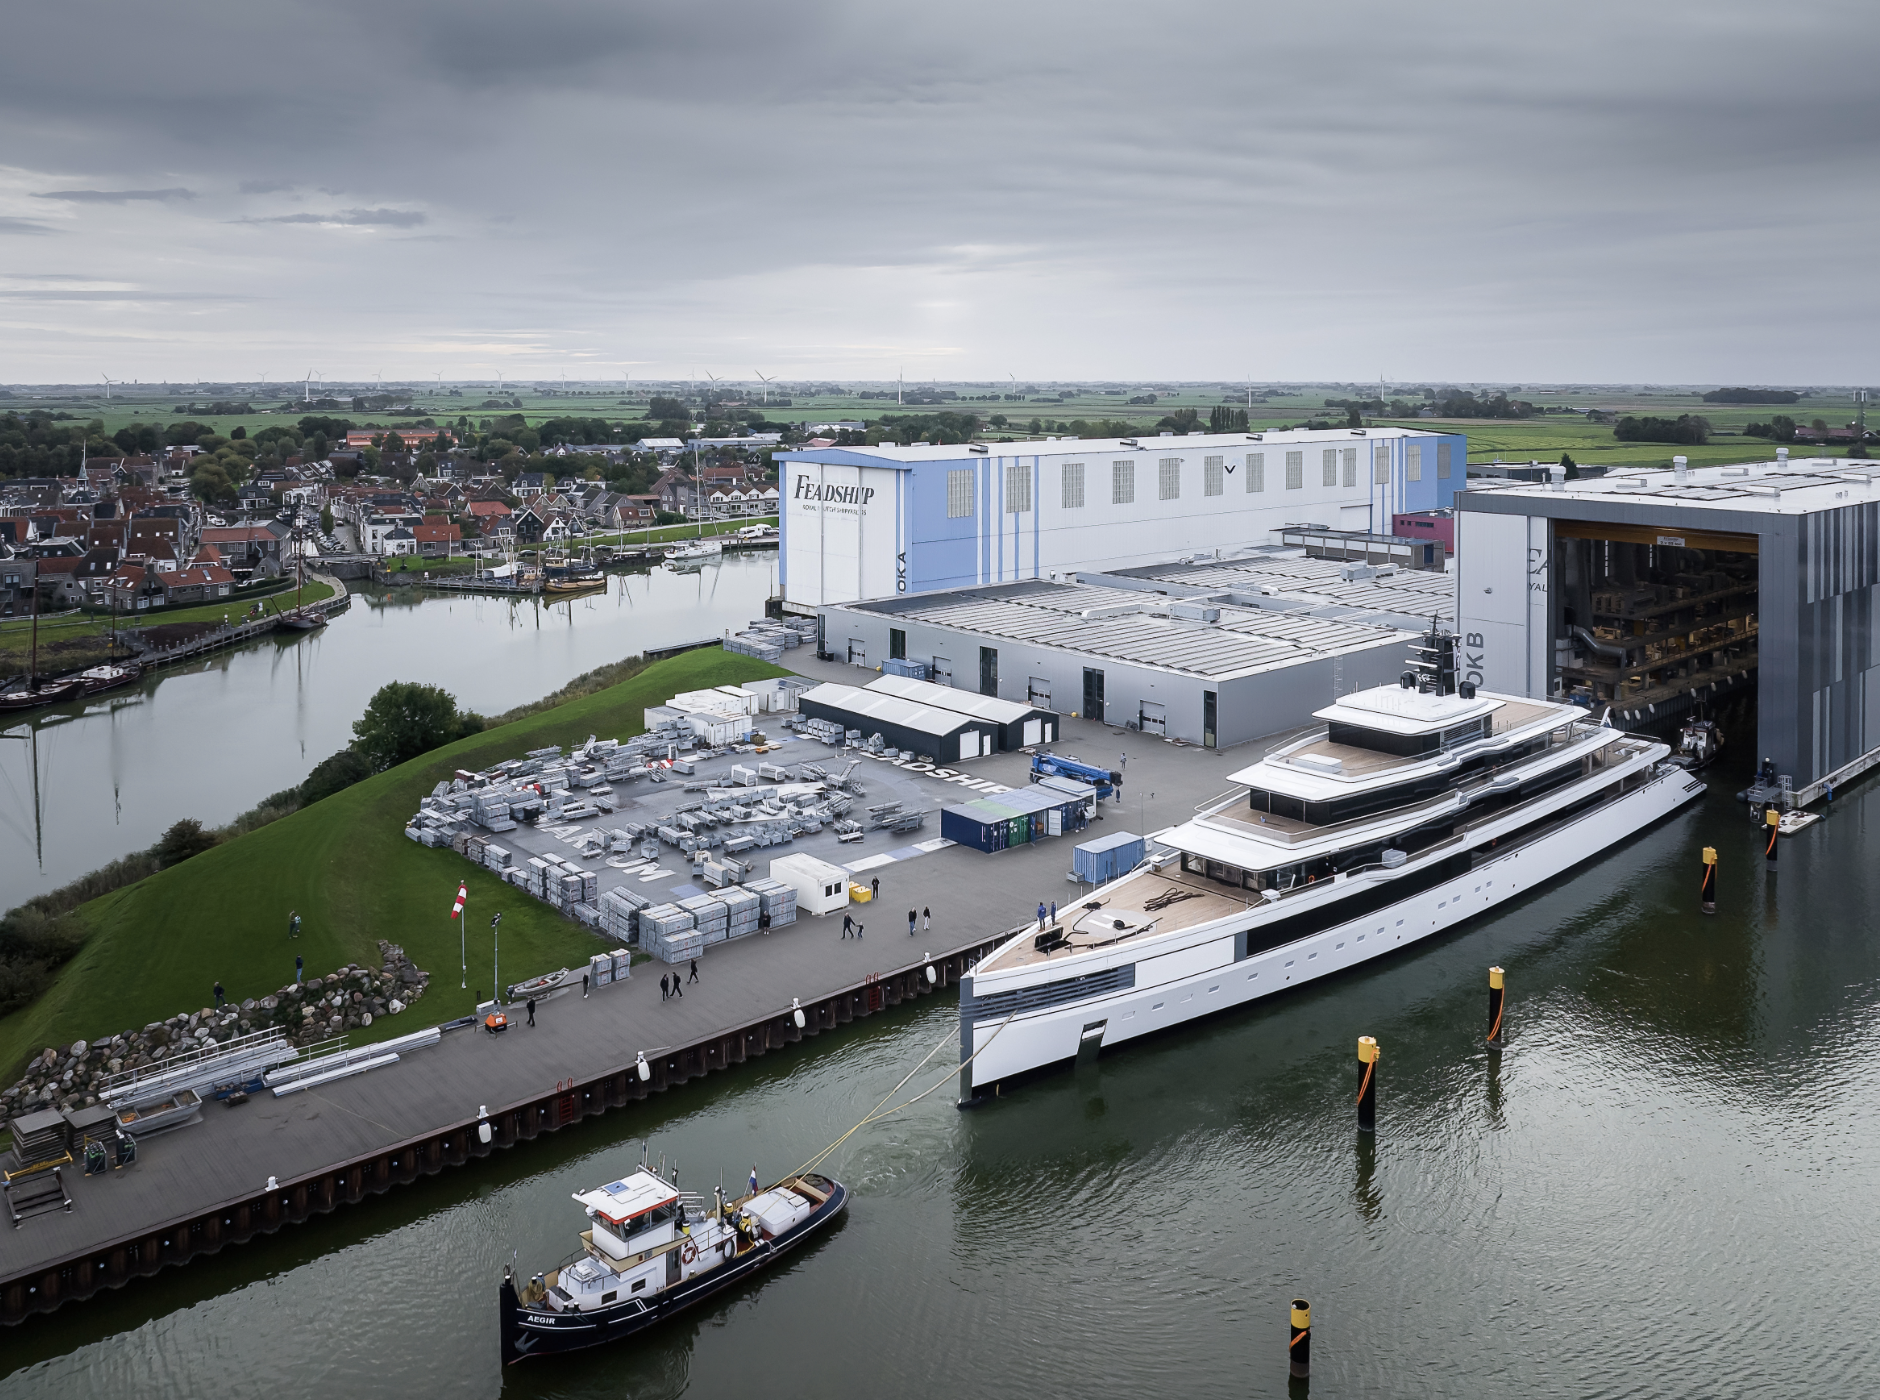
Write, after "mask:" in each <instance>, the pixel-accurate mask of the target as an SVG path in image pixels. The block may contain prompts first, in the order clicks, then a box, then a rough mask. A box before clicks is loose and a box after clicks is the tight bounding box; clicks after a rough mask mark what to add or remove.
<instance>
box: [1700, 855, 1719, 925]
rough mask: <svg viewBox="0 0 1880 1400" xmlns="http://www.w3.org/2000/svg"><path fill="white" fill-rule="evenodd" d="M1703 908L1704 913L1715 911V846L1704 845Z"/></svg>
mask: <svg viewBox="0 0 1880 1400" xmlns="http://www.w3.org/2000/svg"><path fill="white" fill-rule="evenodd" d="M1703 909H1704V912H1705V913H1706V914H1714V913H1716V912H1717V848H1716V847H1715V846H1706V847H1704V893H1703Z"/></svg>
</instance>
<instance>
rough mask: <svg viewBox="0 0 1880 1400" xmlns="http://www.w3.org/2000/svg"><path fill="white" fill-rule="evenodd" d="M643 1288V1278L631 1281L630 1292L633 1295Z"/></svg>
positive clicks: (644, 1284) (644, 1283)
mask: <svg viewBox="0 0 1880 1400" xmlns="http://www.w3.org/2000/svg"><path fill="white" fill-rule="evenodd" d="M644 1287H646V1280H645V1279H643V1278H636V1279H635V1280H633V1288H632V1290H631V1291H632V1292H634V1293H638V1292H639V1291H640V1290H641V1289H642V1288H644Z"/></svg>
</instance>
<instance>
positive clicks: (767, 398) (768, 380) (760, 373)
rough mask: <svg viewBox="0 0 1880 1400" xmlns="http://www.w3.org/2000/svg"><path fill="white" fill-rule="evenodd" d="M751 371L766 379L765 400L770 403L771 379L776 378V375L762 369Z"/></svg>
mask: <svg viewBox="0 0 1880 1400" xmlns="http://www.w3.org/2000/svg"><path fill="white" fill-rule="evenodd" d="M751 373H752V374H754V375H756V376H757V377H758V378H759V379H761V380H763V381H764V402H765V403H766V404H768V403H769V402H770V384H771V381H772V380H773V379H775V378H776V376H775V375H770V374H765V373H764V372H763V371H762V370H761V369H754V370H752V371H751Z"/></svg>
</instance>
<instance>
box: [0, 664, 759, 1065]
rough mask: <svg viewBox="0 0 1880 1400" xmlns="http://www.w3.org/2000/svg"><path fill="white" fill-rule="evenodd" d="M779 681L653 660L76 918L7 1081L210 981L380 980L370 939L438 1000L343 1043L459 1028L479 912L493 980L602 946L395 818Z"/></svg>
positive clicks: (199, 999) (275, 985) (0, 1043)
mask: <svg viewBox="0 0 1880 1400" xmlns="http://www.w3.org/2000/svg"><path fill="white" fill-rule="evenodd" d="M787 674H788V672H786V671H784V670H782V669H781V668H779V667H776V666H772V665H769V664H768V663H766V662H763V661H758V660H756V659H754V658H752V657H748V656H732V655H727V654H726V653H724V652H722V651H718V650H716V649H713V650H705V651H692V652H686V653H685V654H684V655H681V656H676V657H673V658H672V659H671V660H668V661H659V662H655V663H654V664H653V665H651V666H648V667H647V668H646V669H645V670H643V671H641V672H640V673H639V674H637V675H635V676H633V677H631V678H630V679H628V680H626V681H623V682H622V683H620V684H618V685H615V686H610V687H608V688H607V689H605V690H601V691H598V692H596V693H594V694H592V695H588V696H585V697H583V698H581V699H577V700H574V701H571V702H569V703H567V704H564V705H558V706H556V707H554V708H553V709H548V710H544V711H542V712H540V713H538V714H532V715H529V716H527V717H525V718H523V719H519V720H517V721H515V722H514V723H511V724H506V725H503V726H502V727H500V728H497V729H489V730H485V731H484V732H483V733H481V734H476V735H472V736H471V737H470V738H467V739H461V740H459V741H458V742H456V743H454V744H450V745H448V746H446V747H444V748H441V749H437V750H435V751H433V752H431V753H428V754H426V755H424V756H423V757H422V758H418V759H414V760H412V761H411V762H410V763H406V764H403V765H401V766H400V767H397V768H394V769H392V770H391V771H390V772H386V773H380V774H378V775H377V776H376V777H372V778H368V779H366V780H365V781H364V782H362V783H359V784H357V785H356V786H354V787H350V788H347V789H346V790H345V791H344V792H340V793H337V794H335V795H334V796H332V797H329V798H327V799H325V800H324V801H322V802H316V803H314V804H313V805H312V806H311V807H307V808H304V809H302V810H301V811H299V812H296V813H294V815H292V816H290V817H285V818H283V819H281V820H280V821H277V822H274V823H272V824H271V825H268V826H265V827H262V828H261V829H260V830H258V831H252V832H249V833H248V834H247V835H245V836H241V837H237V838H236V839H235V840H233V841H229V842H227V843H226V844H224V845H220V846H217V847H215V848H214V849H213V850H210V851H207V852H205V853H204V854H202V855H199V856H197V857H195V858H194V859H192V860H188V861H185V862H183V863H182V864H181V865H177V866H174V867H172V868H171V869H169V870H165V871H162V872H161V873H159V874H156V875H152V876H151V877H149V878H148V879H146V880H141V881H139V882H138V883H137V884H135V885H131V886H128V887H126V888H124V889H121V890H118V891H116V892H114V893H112V894H108V895H105V896H104V897H102V898H100V899H96V900H93V901H92V902H91V903H89V904H86V905H84V906H83V907H82V908H81V909H80V910H79V913H80V915H81V916H82V917H83V918H84V919H85V920H86V922H87V923H88V924H89V925H90V927H91V935H90V937H89V939H88V940H87V942H86V944H85V946H84V948H83V949H82V950H81V951H80V952H79V954H78V955H77V956H76V957H74V958H73V959H72V961H71V962H69V963H67V964H66V965H65V967H64V968H63V969H62V970H61V972H60V974H59V976H58V979H57V980H56V981H55V982H54V983H53V985H52V987H51V989H50V990H48V991H47V993H46V994H45V995H44V996H43V997H41V998H40V999H39V1001H37V1002H35V1003H34V1004H33V1005H32V1006H29V1007H26V1008H25V1009H23V1010H21V1011H17V1012H15V1013H14V1014H13V1015H11V1016H8V1017H6V1018H5V1019H4V1020H0V1083H10V1082H11V1081H12V1079H13V1078H14V1077H15V1076H16V1075H17V1074H18V1072H19V1068H20V1066H21V1065H22V1064H23V1063H24V1062H25V1060H26V1058H27V1057H28V1056H29V1055H31V1054H33V1053H35V1052H37V1051H39V1050H42V1049H44V1048H45V1047H46V1046H48V1045H65V1044H69V1043H70V1042H71V1041H73V1040H76V1039H79V1038H86V1039H89V1038H92V1037H96V1036H100V1035H112V1034H115V1033H116V1032H118V1031H122V1030H125V1029H128V1028H130V1027H141V1026H143V1025H145V1024H146V1023H147V1022H150V1021H153V1020H156V1019H158V1018H160V1017H165V1016H172V1015H174V1014H176V1012H178V1011H183V1010H195V1009H196V1008H198V1007H201V1006H206V1005H208V1004H209V1001H210V990H211V988H212V987H213V985H214V983H215V982H216V981H217V979H220V980H221V982H222V985H223V986H224V987H225V988H226V989H227V990H228V994H229V996H230V998H231V999H232V1000H235V1001H240V1000H241V999H242V998H244V997H260V996H264V995H266V994H267V993H269V992H273V991H276V990H278V989H279V988H280V987H281V986H282V985H283V984H284V983H287V982H291V981H293V980H294V956H295V954H299V955H300V956H301V957H303V958H305V959H306V964H307V971H308V974H309V975H312V974H314V973H326V972H330V971H332V970H333V969H334V968H336V967H338V966H340V965H341V964H343V963H348V962H357V963H362V964H365V965H368V966H373V967H376V966H377V965H378V945H377V940H378V939H380V938H385V939H389V940H391V941H392V942H394V943H398V944H401V945H403V947H404V949H405V951H406V952H407V953H408V954H410V956H411V958H412V961H414V962H415V963H417V964H418V966H419V967H422V968H424V969H425V970H426V971H428V972H429V973H430V974H431V987H430V990H429V991H428V992H427V993H426V994H425V997H424V1000H423V1001H422V1002H420V1003H419V1004H418V1016H417V1018H416V1019H415V1020H414V1019H413V1018H410V1017H387V1018H385V1019H384V1020H382V1021H381V1022H379V1023H378V1024H377V1025H375V1026H373V1027H372V1028H371V1029H370V1030H367V1031H359V1032H354V1038H355V1040H372V1039H378V1038H382V1037H383V1036H391V1035H394V1034H403V1033H405V1032H406V1031H410V1030H416V1029H418V1027H419V1025H420V1024H423V1025H431V1024H434V1023H436V1022H438V1021H443V1020H447V1019H449V1018H450V1017H452V1016H459V1015H462V1014H464V1013H466V1012H468V1011H470V1010H471V1009H472V999H473V996H474V993H475V992H476V990H477V989H479V988H480V989H481V990H482V992H483V994H484V995H485V996H486V997H487V996H488V995H489V991H490V988H491V985H492V979H491V975H490V916H491V915H492V914H495V913H496V912H498V911H499V910H500V911H501V912H502V915H503V924H502V968H503V980H504V981H506V982H518V981H521V980H522V979H524V978H526V977H530V976H534V975H536V974H539V973H542V972H549V971H553V970H554V969H555V968H558V967H572V966H575V965H576V964H577V963H581V962H585V961H586V960H587V958H588V956H589V955H590V954H592V953H594V952H597V951H599V950H600V948H601V946H602V945H601V944H600V942H599V941H598V940H596V938H595V937H594V935H593V934H591V933H589V932H588V931H587V930H586V929H585V928H583V927H582V926H581V925H579V924H576V923H574V922H573V921H572V920H569V919H564V918H563V917H562V916H561V915H559V914H557V913H556V912H555V911H554V910H552V909H550V908H549V907H548V906H547V905H546V904H541V903H538V902H537V901H536V900H533V899H531V898H529V897H528V896H527V895H525V894H523V893H522V892H521V891H520V890H518V889H516V888H514V887H513V886H511V885H507V884H504V883H503V882H502V881H501V880H499V879H497V877H496V876H495V875H493V874H491V873H490V872H489V871H487V870H481V869H478V868H476V867H474V866H472V865H471V864H470V863H469V862H468V861H466V860H465V859H463V857H461V856H459V855H457V854H456V853H455V852H454V851H451V850H449V849H431V848H428V847H424V846H420V845H418V844H417V843H416V842H414V841H410V840H408V839H406V837H405V831H404V828H405V821H406V819H407V818H409V817H410V816H411V814H412V813H413V812H415V811H417V809H418V803H419V801H420V799H422V798H423V797H425V796H426V795H427V794H428V793H429V792H430V791H431V789H432V788H433V787H435V786H436V785H437V783H438V782H439V781H440V780H441V779H446V778H449V777H450V776H451V774H452V772H453V771H455V770H456V769H458V768H483V767H487V766H489V765H490V764H492V763H496V762H499V761H500V760H502V759H505V758H514V757H517V756H518V755H520V754H521V753H523V752H524V751H525V750H527V749H535V748H542V747H544V746H546V745H548V744H575V743H580V742H581V741H583V740H585V739H586V738H587V737H588V735H590V734H598V735H600V736H601V737H602V738H626V737H627V736H629V735H632V734H636V733H639V732H640V730H641V729H643V728H644V725H643V723H642V714H641V712H642V711H643V710H644V709H646V707H647V706H649V705H657V704H660V703H662V702H663V701H665V700H667V699H668V698H670V697H671V696H672V695H673V694H674V693H675V692H677V691H681V690H697V689H700V688H702V687H706V686H713V685H725V684H733V685H735V684H737V683H739V682H742V681H749V680H760V679H763V678H765V677H770V676H782V675H787ZM459 880H463V881H465V882H466V883H467V884H468V885H469V887H470V903H469V906H468V909H467V910H466V919H467V924H466V927H467V929H468V932H469V935H470V937H469V953H470V979H469V980H470V990H461V989H459V988H457V987H453V986H451V985H450V965H451V964H452V963H454V962H456V961H457V960H458V949H457V948H455V947H452V946H451V945H452V944H454V943H457V942H458V931H457V925H456V924H455V923H453V922H452V920H451V918H450V906H451V900H452V898H453V897H454V896H455V895H456V893H457V882H458V881H459ZM295 910H298V911H299V913H300V916H301V925H302V926H301V933H300V937H299V938H298V939H292V940H290V939H289V938H288V936H287V917H288V914H289V913H290V912H291V911H295Z"/></svg>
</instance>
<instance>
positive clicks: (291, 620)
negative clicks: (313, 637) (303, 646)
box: [280, 608, 326, 632]
mask: <svg viewBox="0 0 1880 1400" xmlns="http://www.w3.org/2000/svg"><path fill="white" fill-rule="evenodd" d="M280 624H281V626H283V627H285V628H286V629H287V630H288V631H289V632H317V631H319V630H320V629H321V628H322V627H324V626H326V614H325V613H323V612H321V611H320V610H319V609H318V608H296V609H294V610H293V611H292V612H284V613H282V614H281V617H280Z"/></svg>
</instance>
